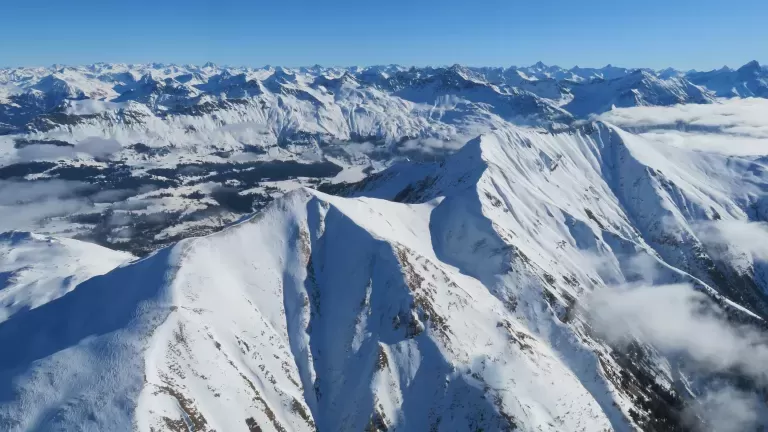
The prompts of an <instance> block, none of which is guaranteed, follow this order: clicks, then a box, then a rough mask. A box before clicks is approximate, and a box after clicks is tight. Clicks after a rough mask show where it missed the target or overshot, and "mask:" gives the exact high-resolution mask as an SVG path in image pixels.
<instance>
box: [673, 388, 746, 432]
mask: <svg viewBox="0 0 768 432" xmlns="http://www.w3.org/2000/svg"><path fill="white" fill-rule="evenodd" d="M759 411H760V406H759V402H758V400H757V398H756V397H755V395H753V394H749V393H745V392H742V391H739V390H736V389H734V388H733V387H730V386H725V387H723V388H720V389H716V390H713V391H710V392H708V393H707V394H706V395H704V396H703V397H702V398H700V399H699V400H697V401H696V402H695V403H693V404H691V405H689V406H688V407H687V409H686V410H685V411H684V412H683V418H684V420H685V421H686V422H687V423H688V424H690V425H692V426H693V425H698V424H699V422H698V421H697V419H701V420H703V421H704V423H705V425H706V426H705V427H706V428H707V430H712V431H717V432H742V431H750V430H758V429H757V428H756V426H757V425H758V422H760V416H759V414H758V412H759Z"/></svg>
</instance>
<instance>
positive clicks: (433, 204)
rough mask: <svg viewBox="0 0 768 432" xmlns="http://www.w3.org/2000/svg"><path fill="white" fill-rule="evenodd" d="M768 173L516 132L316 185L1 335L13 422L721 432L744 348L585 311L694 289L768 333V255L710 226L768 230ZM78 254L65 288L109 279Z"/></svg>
mask: <svg viewBox="0 0 768 432" xmlns="http://www.w3.org/2000/svg"><path fill="white" fill-rule="evenodd" d="M346 80H347V79H345V80H344V81H346ZM285 85H287V84H285ZM347 85H349V86H351V88H349V87H347V90H345V91H353V89H355V85H356V84H354V83H353V82H351V81H348V82H345V83H343V84H341V86H340V88H341V87H344V86H347ZM430 85H431V84H430ZM328 86H329V87H330V86H331V85H330V84H328ZM323 87H326V86H325V85H323ZM327 88H328V87H326V89H327ZM355 91H356V90H355ZM370 91H372V90H370ZM335 94H337V92H336V91H334V95H335ZM763 163H764V161H763V159H762V158H761V157H754V156H738V155H733V154H721V153H717V152H707V151H701V150H698V149H688V148H684V147H681V146H675V145H670V144H669V143H665V142H662V141H658V140H653V139H650V138H648V137H644V136H639V135H635V134H631V133H628V132H626V131H624V130H622V129H619V128H618V127H616V126H612V125H610V124H606V123H602V122H596V123H588V124H585V125H581V126H578V127H573V128H568V129H564V130H559V131H554V132H552V131H545V130H540V129H534V128H521V127H517V126H513V125H510V124H506V125H503V126H501V127H498V128H496V129H495V130H493V131H489V132H486V133H483V134H481V135H480V136H478V137H477V138H474V139H472V140H470V141H469V142H468V143H467V144H466V145H465V146H464V147H463V148H462V149H461V150H459V151H458V152H456V153H455V154H453V155H451V156H449V157H448V158H446V159H445V160H443V161H439V162H401V163H397V164H394V165H392V166H390V167H389V168H388V169H385V170H383V171H381V172H379V173H377V174H373V175H371V176H370V177H368V178H367V179H365V180H363V181H362V182H360V183H356V184H352V185H349V184H347V185H336V186H330V185H326V186H325V187H324V188H323V189H324V190H325V191H327V192H333V193H334V194H335V195H329V194H326V193H323V192H318V191H315V190H311V189H306V188H299V189H297V190H294V191H293V192H290V193H288V194H286V195H284V196H282V197H280V198H277V199H275V200H274V201H272V202H271V203H270V204H268V205H267V206H266V207H264V208H263V210H262V211H260V212H257V213H255V214H253V215H251V216H249V217H247V218H245V219H242V220H240V221H239V222H237V223H235V224H233V225H231V226H229V227H228V228H226V229H224V230H223V231H221V232H218V233H216V234H212V235H209V236H205V237H198V238H188V239H185V240H182V241H180V242H178V243H176V244H175V245H173V246H171V247H167V248H164V249H161V250H159V251H156V252H155V253H153V254H151V255H149V256H147V257H145V258H142V259H139V260H135V261H132V262H130V263H127V264H123V265H121V266H119V267H117V268H115V269H114V270H111V271H109V272H107V273H106V274H103V275H102V276H96V277H92V278H90V279H88V280H85V281H84V282H81V283H79V284H78V285H77V287H76V288H74V289H73V290H71V291H70V292H68V293H66V294H64V295H62V296H60V297H58V298H56V297H57V295H52V296H49V297H41V298H44V299H45V300H44V301H42V302H40V303H39V304H36V305H35V306H36V307H34V308H32V309H30V310H24V311H18V312H16V313H14V314H12V315H11V316H10V318H8V319H7V320H6V321H4V322H2V323H0V343H1V344H2V346H5V347H14V349H12V350H7V351H6V352H4V355H3V356H0V427H1V428H2V429H3V430H9V431H21V430H30V429H34V430H69V429H82V430H131V429H134V430H140V431H151V430H178V431H182V430H184V431H185V430H195V431H211V430H219V431H221V430H226V431H239V430H241V431H267V430H276V431H289V430H291V431H298V430H320V431H326V430H334V431H335V430H339V431H346V430H361V429H362V430H377V431H385V430H402V431H423V430H435V431H455V430H472V431H476V430H486V431H490V430H494V431H495V430H526V431H527V430H531V431H534V430H535V431H561V430H568V431H571V430H574V431H578V430H582V431H598V430H617V431H625V430H627V431H628V430H634V429H638V428H639V429H643V430H656V431H660V430H682V429H683V428H687V427H695V426H696V424H697V423H699V424H700V426H701V429H700V430H708V426H707V425H708V423H707V421H709V419H708V418H707V417H706V415H703V414H697V412H698V411H695V410H693V409H692V408H695V407H697V406H698V404H700V403H702V402H701V401H703V400H705V399H706V397H707V389H708V385H707V384H708V383H709V382H710V381H711V380H716V379H722V378H723V375H727V374H728V373H730V374H735V375H736V376H738V374H739V373H741V372H740V371H741V368H742V366H743V367H744V371H749V370H750V369H748V368H747V366H749V364H748V363H745V362H747V360H745V359H747V358H748V357H749V356H745V355H743V353H741V354H742V355H736V356H734V357H730V356H724V358H723V359H718V361H717V362H715V361H714V360H715V359H716V357H717V355H716V354H715V353H716V352H709V351H707V354H708V355H710V357H707V358H706V360H707V361H703V362H702V361H701V359H700V358H698V357H696V356H694V355H692V354H691V355H688V354H686V353H685V352H681V351H679V350H677V351H676V350H665V349H664V348H663V347H662V348H658V347H655V346H654V344H653V342H654V340H653V339H652V338H650V336H651V334H649V333H638V334H635V335H633V336H632V340H633V342H632V343H631V344H629V345H621V344H619V345H615V344H613V343H609V341H607V340H606V339H604V338H603V337H602V336H601V329H600V328H599V327H597V325H596V324H594V323H593V322H592V321H591V320H590V318H589V313H588V312H589V302H590V297H591V296H592V295H593V294H595V293H597V292H600V291H601V290H604V289H608V288H607V287H608V286H615V285H623V284H631V283H634V282H637V281H639V280H647V279H649V278H650V279H651V280H652V281H653V283H655V284H671V283H688V284H690V285H691V286H693V287H695V289H696V290H697V291H696V292H699V293H701V294H700V295H701V296H702V298H709V299H711V300H710V301H711V302H712V306H711V307H716V308H719V309H720V310H722V313H724V314H727V315H729V317H730V319H732V320H735V321H738V322H741V323H744V324H746V323H750V322H751V323H762V319H764V318H765V317H766V316H768V303H767V302H766V292H767V290H768V284H767V283H766V281H768V279H767V278H765V277H763V276H761V275H763V274H764V268H765V261H763V259H764V258H761V257H760V256H757V255H753V254H742V253H741V251H743V247H744V244H742V243H740V242H739V241H736V240H734V239H731V238H720V239H719V240H718V241H716V242H715V241H713V237H712V236H709V235H707V233H708V232H709V231H707V230H704V231H702V229H701V227H702V226H708V227H717V226H719V225H718V224H721V223H729V224H731V223H743V224H747V223H759V222H764V221H766V212H765V203H766V202H767V201H766V195H765V191H766V190H768V187H767V186H768V185H767V184H766V181H768V180H766V179H767V178H768V177H766V176H765V175H764V174H763V173H764V170H765V167H764V166H763ZM28 237H29V236H28V235H24V234H19V233H13V234H6V235H4V237H3V238H7V239H9V240H8V241H10V242H15V241H18V240H14V239H16V238H20V239H26V238H28ZM35 239H36V238H35ZM25 241H26V240H25ZM36 241H43V240H36ZM47 241H55V240H47ZM68 247H69V248H71V247H73V246H68ZM724 251H729V253H723V252H724ZM6 256H8V255H6ZM77 257H78V255H77V254H67V255H61V258H60V261H59V262H61V263H62V264H61V265H62V268H63V269H65V270H62V273H67V272H69V273H70V274H72V275H73V276H72V277H73V278H79V280H83V279H85V278H86V277H84V276H83V275H86V274H88V275H94V274H100V273H103V271H104V270H101V267H99V268H97V267H96V264H95V263H93V264H91V262H90V261H87V262H85V263H84V265H85V267H77V266H73V265H69V264H67V263H68V262H71V261H72V260H77V259H78V258H77ZM0 259H2V260H3V261H2V262H3V263H4V262H5V260H6V259H7V258H0ZM121 262H122V258H120V259H115V260H114V261H113V264H111V265H114V266H117V265H119V264H120V263H121ZM3 265H5V264H3ZM90 265H93V266H94V267H89V266H90ZM107 267H108V266H107ZM38 275H39V276H38V277H43V276H44V275H43V274H42V273H38ZM41 289H42V288H41ZM51 289H53V290H56V289H57V288H51ZM692 292H693V291H692ZM717 305H719V306H717ZM653 317H654V319H657V318H658V319H661V318H664V319H666V318H665V317H663V316H662V317H661V318H659V317H657V315H653ZM667 318H668V317H667ZM614 324H617V323H614ZM677 324H679V323H677ZM676 328H677V327H675V326H674V325H670V326H669V327H665V331H673V330H675V329H676ZM603 330H604V329H603ZM742 330H743V329H742ZM649 338H650V339H649ZM755 355H756V356H757V358H758V359H761V358H762V357H760V355H759V351H755ZM713 356H714V357H713ZM713 365H714V366H713ZM713 367H716V368H715V373H714V376H713V374H712V373H710V372H711V369H712V368H713ZM718 368H719V369H718ZM726 370H727V372H726ZM708 371H710V372H708ZM744 373H747V372H744ZM740 382H741V385H743V386H745V388H749V386H750V385H751V384H749V382H748V381H743V380H742V381H740Z"/></svg>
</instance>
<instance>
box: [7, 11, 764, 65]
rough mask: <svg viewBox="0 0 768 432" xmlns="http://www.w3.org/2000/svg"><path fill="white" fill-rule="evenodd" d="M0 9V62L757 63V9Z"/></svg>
mask: <svg viewBox="0 0 768 432" xmlns="http://www.w3.org/2000/svg"><path fill="white" fill-rule="evenodd" d="M0 2H1V3H2V4H1V5H0V66H22V65H50V64H53V63H63V64H82V63H93V62H97V61H105V62H128V63H137V62H152V61H157V62H169V63H170V62H176V63H204V62H206V61H213V62H216V63H220V64H230V65H249V66H262V65H265V64H272V65H285V66H298V65H311V64H322V65H370V64H385V63H400V64H405V65H427V64H432V65H441V64H452V63H462V64H469V65H505V66H507V65H513V64H514V65H527V64H531V63H534V62H536V61H538V60H541V61H543V62H545V63H548V64H558V65H560V66H565V67H570V66H574V65H579V66H603V65H605V64H607V63H612V64H614V65H621V66H628V67H637V66H645V67H654V68H661V67H665V66H670V65H671V66H674V67H677V68H682V69H688V68H697V69H711V68H716V67H720V66H722V65H723V64H728V65H730V66H739V65H741V64H743V63H746V62H747V61H749V60H753V59H756V60H758V61H760V62H761V63H764V62H768V23H767V22H766V20H767V19H768V0H730V1H725V0H696V1H694V0H636V1H627V0H581V1H578V0H577V1H574V0H569V1H565V0H526V1H518V0H474V1H460V0H443V1H433V0H384V1H381V0H380V1H370V0H355V1H352V0H325V1H321V0H315V1H305V0H283V1H245V0H241V1H232V0H216V1H210V0H209V1H202V0H186V1H179V0H154V1H147V0H134V1H115V0H99V1H95V0H0Z"/></svg>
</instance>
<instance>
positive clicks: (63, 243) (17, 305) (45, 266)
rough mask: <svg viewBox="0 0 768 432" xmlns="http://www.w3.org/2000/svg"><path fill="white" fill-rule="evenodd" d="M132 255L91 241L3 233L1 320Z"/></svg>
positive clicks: (0, 241)
mask: <svg viewBox="0 0 768 432" xmlns="http://www.w3.org/2000/svg"><path fill="white" fill-rule="evenodd" d="M132 258H133V257H132V256H131V255H130V254H127V253H124V252H118V251H113V250H111V249H107V248H104V247H101V246H97V245H94V244H91V243H84V242H79V241H76V240H72V239H67V238H55V237H47V236H41V235H37V234H32V233H28V232H21V231H11V232H5V233H2V234H0V322H2V321H5V320H7V319H8V318H9V317H10V316H11V315H13V314H14V313H15V312H19V311H24V310H26V309H33V308H36V307H38V306H41V305H43V304H45V303H47V302H49V301H51V300H55V299H57V298H59V297H61V296H63V295H64V294H66V293H68V292H69V291H71V290H72V289H74V288H75V287H76V286H77V285H78V284H80V283H81V282H83V281H85V280H87V279H89V278H91V277H93V276H97V275H101V274H104V273H107V272H109V271H110V270H112V269H114V268H115V267H117V266H119V265H121V264H123V263H126V262H128V261H130V260H131V259H132Z"/></svg>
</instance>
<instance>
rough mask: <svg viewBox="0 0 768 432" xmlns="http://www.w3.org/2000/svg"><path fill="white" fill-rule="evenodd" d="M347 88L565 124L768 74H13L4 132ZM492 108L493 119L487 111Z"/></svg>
mask: <svg viewBox="0 0 768 432" xmlns="http://www.w3.org/2000/svg"><path fill="white" fill-rule="evenodd" d="M341 87H345V88H346V89H348V90H349V89H354V90H355V91H353V92H351V93H354V94H355V95H356V97H357V98H358V99H360V101H359V102H360V103H361V104H362V103H366V104H371V105H374V106H375V105H377V101H376V99H381V98H383V99H395V100H401V101H402V102H404V103H408V102H412V103H419V104H428V105H433V106H436V107H441V106H442V107H444V106H445V101H446V97H447V96H449V95H450V96H451V99H453V100H457V101H458V100H460V101H463V102H468V103H470V104H471V108H470V109H471V110H474V111H477V112H483V113H484V114H494V115H498V116H500V117H502V118H504V119H516V120H517V121H526V122H528V123H536V124H541V123H546V122H561V123H567V122H569V121H570V120H571V119H572V117H577V118H584V117H587V116H589V115H590V114H598V113H601V112H604V111H607V110H610V109H611V108H612V107H630V106H644V105H671V104H676V103H709V102H711V101H712V100H713V99H714V98H715V97H752V96H754V97H765V96H766V95H768V69H766V68H765V67H763V66H761V65H759V64H758V63H757V62H754V61H753V62H750V63H748V64H746V65H744V66H742V67H740V68H738V69H736V70H733V69H730V68H723V69H719V70H714V71H710V72H697V71H687V72H682V71H677V70H674V69H665V70H662V71H654V70H650V69H628V68H621V67H616V66H611V65H608V66H605V67H603V68H580V67H574V68H571V69H564V68H561V67H558V66H547V65H545V64H543V63H541V62H539V63H536V64H534V65H532V66H528V67H508V68H503V67H463V66H459V65H454V66H451V67H423V68H414V67H410V68H409V67H403V66H397V65H388V66H371V67H350V68H340V67H329V68H325V67H320V66H313V67H302V68H293V69H288V68H280V67H264V68H231V67H219V66H217V65H214V64H212V63H206V64H205V65H203V66H190V65H184V66H179V65H165V64H142V65H126V64H104V63H97V64H93V65H88V66H76V67H68V66H63V67H59V66H53V67H49V68H6V69H0V127H2V131H4V133H18V132H24V131H34V130H38V129H39V128H41V127H43V128H45V127H55V125H56V122H55V120H52V119H51V118H49V119H47V120H48V121H43V123H42V124H41V123H39V122H38V123H36V122H35V120H36V119H38V118H39V117H40V116H45V115H50V114H56V113H60V112H62V111H64V112H66V106H67V104H68V103H70V101H87V100H92V101H101V102H105V103H117V104H120V103H122V104H127V103H130V102H133V103H136V104H140V105H142V106H144V107H147V108H149V110H150V111H151V112H153V113H156V114H160V113H162V114H163V115H174V114H195V113H200V112H201V110H204V111H207V112H210V111H212V110H217V109H222V108H226V107H227V106H228V104H227V103H226V101H233V100H236V101H256V100H259V101H261V102H262V104H269V102H270V96H275V95H283V96H287V95H291V96H294V97H296V98H299V99H301V100H304V101H312V102H313V103H315V104H316V105H328V104H339V103H340V102H344V103H346V104H350V103H353V101H351V100H344V101H339V99H340V97H341V98H343V96H344V94H342V95H336V94H335V93H334V90H339V89H340V88H341ZM350 96H351V95H350ZM83 103H84V102H80V104H81V105H82V104H83ZM488 105H490V106H492V107H493V109H488V110H485V111H484V110H483V109H482V108H483V107H487V106H488ZM101 106H104V105H103V104H102V105H101ZM217 106H218V108H217ZM115 107H117V106H115ZM120 107H122V108H126V106H125V105H120ZM352 109H355V108H352ZM90 114H94V113H90ZM46 125H47V126H46ZM306 132H309V133H313V132H314V131H306ZM365 132H366V133H367V132H372V133H374V134H375V133H376V132H377V131H365ZM378 132H381V131H378ZM387 138H394V137H391V136H389V137H387Z"/></svg>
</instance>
